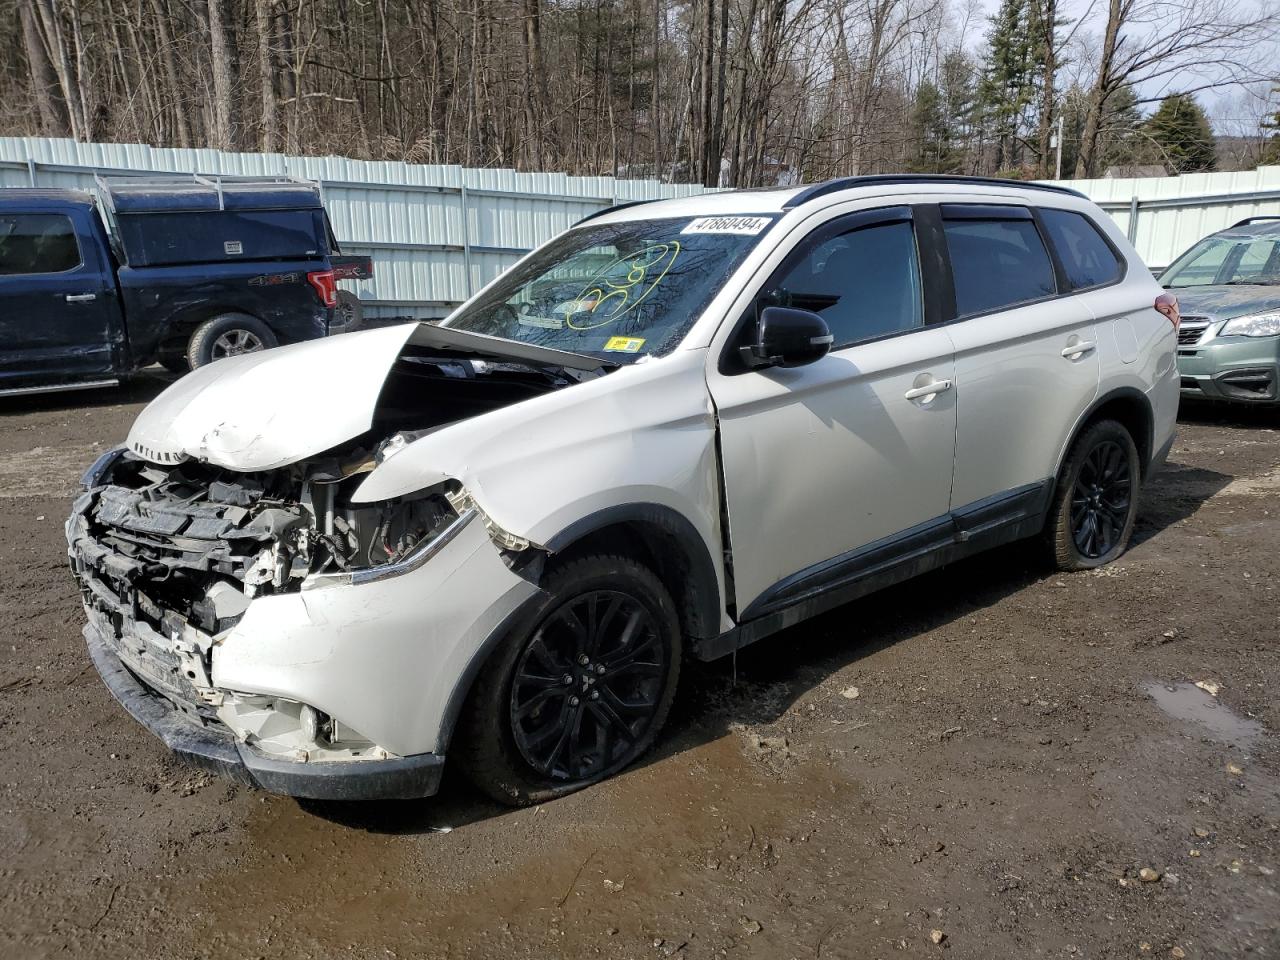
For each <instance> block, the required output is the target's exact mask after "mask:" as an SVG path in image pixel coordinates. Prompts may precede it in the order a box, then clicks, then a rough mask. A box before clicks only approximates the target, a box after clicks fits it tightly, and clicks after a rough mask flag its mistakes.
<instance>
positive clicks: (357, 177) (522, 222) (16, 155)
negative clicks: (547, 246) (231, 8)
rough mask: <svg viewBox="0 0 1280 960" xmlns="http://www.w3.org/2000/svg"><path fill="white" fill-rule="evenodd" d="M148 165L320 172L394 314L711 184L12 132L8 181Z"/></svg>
mask: <svg viewBox="0 0 1280 960" xmlns="http://www.w3.org/2000/svg"><path fill="white" fill-rule="evenodd" d="M148 173H201V174H205V175H208V176H218V175H221V176H249V177H259V176H270V177H298V178H301V179H305V180H311V181H315V182H317V183H318V184H319V185H320V189H321V193H322V196H323V198H324V203H325V208H326V209H327V210H328V211H329V219H330V221H331V222H332V224H333V232H334V235H335V236H336V237H337V238H338V241H339V243H340V244H341V245H342V249H343V250H344V251H345V252H347V253H358V254H367V255H369V256H371V257H373V259H374V277H373V279H372V280H371V281H367V282H364V283H360V284H356V285H354V289H355V290H356V292H357V293H358V294H359V296H360V299H361V300H362V301H363V302H364V304H365V313H366V315H369V316H384V317H386V316H417V317H427V318H431V317H441V316H444V315H445V314H446V313H448V312H449V310H450V309H452V307H453V306H455V305H456V304H458V303H460V302H461V301H463V300H465V299H466V298H467V297H469V296H470V295H471V294H472V293H474V292H475V291H476V290H478V289H479V288H480V287H481V286H483V285H484V284H486V283H488V282H489V281H490V280H492V279H493V278H494V277H496V276H497V275H498V274H500V273H501V272H502V271H503V270H505V269H506V268H507V267H509V266H510V265H511V264H513V263H515V262H516V260H518V259H519V258H520V257H521V256H523V255H524V254H525V253H526V252H527V251H528V250H530V249H532V248H533V247H536V246H538V245H539V244H541V243H543V242H545V241H546V240H548V239H550V238H551V237H553V236H555V235H556V234H557V233H560V232H561V231H563V230H565V229H566V228H568V227H569V226H571V225H572V224H573V223H575V222H576V221H578V220H580V219H582V218H583V217H585V216H586V215H587V214H589V213H592V212H594V211H596V210H599V209H601V208H603V207H606V206H609V205H611V204H613V203H615V202H620V201H623V200H655V199H660V198H664V197H675V196H691V195H694V194H697V193H701V192H703V191H704V190H705V188H704V187H701V186H699V185H697V184H692V185H689V184H665V183H658V182H657V181H651V180H615V179H613V178H612V177H573V176H569V175H567V174H563V173H520V172H517V171H514V170H498V169H483V170H482V169H464V168H462V167H458V166H451V165H429V164H406V163H398V162H395V161H382V160H379V161H373V160H348V159H345V158H342V157H288V156H284V155H283V154H258V153H222V152H220V151H217V150H182V149H176V148H159V147H148V146H144V145H139V144H96V143H77V142H76V141H74V140H50V139H40V138H19V137H0V187H20V186H30V185H32V184H33V183H34V184H35V185H38V186H47V187H69V188H75V189H88V190H92V189H94V186H95V184H94V176H95V174H102V175H120V174H148ZM344 286H346V287H348V288H352V286H353V285H352V283H351V282H350V281H344Z"/></svg>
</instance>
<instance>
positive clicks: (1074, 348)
mask: <svg viewBox="0 0 1280 960" xmlns="http://www.w3.org/2000/svg"><path fill="white" fill-rule="evenodd" d="M1095 346H1097V344H1095V343H1094V342H1093V341H1092V340H1081V341H1080V342H1079V343H1071V344H1068V345H1067V346H1065V347H1063V348H1062V355H1063V356H1064V357H1066V358H1067V359H1068V360H1075V359H1076V358H1077V357H1082V356H1084V355H1085V354H1086V353H1088V352H1089V351H1090V350H1092V349H1093V348H1094V347H1095Z"/></svg>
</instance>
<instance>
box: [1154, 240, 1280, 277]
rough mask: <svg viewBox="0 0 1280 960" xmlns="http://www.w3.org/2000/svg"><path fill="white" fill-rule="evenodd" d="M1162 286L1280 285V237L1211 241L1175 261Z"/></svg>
mask: <svg viewBox="0 0 1280 960" xmlns="http://www.w3.org/2000/svg"><path fill="white" fill-rule="evenodd" d="M1160 282H1161V283H1162V284H1164V285H1165V286H1166V287H1202V286H1207V285H1208V284H1211V283H1241V284H1248V283H1259V284H1273V283H1280V237H1256V238H1254V237H1236V238H1228V237H1209V238H1207V239H1205V240H1201V241H1200V242H1199V243H1197V244H1196V245H1195V246H1194V247H1192V248H1191V249H1190V250H1188V251H1187V252H1186V253H1184V254H1183V255H1182V256H1180V257H1179V258H1178V259H1177V260H1175V261H1174V262H1173V263H1172V264H1171V265H1170V266H1169V268H1168V269H1167V270H1165V272H1164V273H1162V274H1161V275H1160Z"/></svg>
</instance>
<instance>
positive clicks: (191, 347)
mask: <svg viewBox="0 0 1280 960" xmlns="http://www.w3.org/2000/svg"><path fill="white" fill-rule="evenodd" d="M278 343H279V341H278V340H277V339H276V335H275V334H274V333H272V332H271V328H270V327H268V326H267V325H266V324H265V323H263V322H262V321H261V320H259V319H258V318H257V317H251V316H249V315H248V314H247V313H223V314H220V315H218V316H216V317H214V318H213V319H211V320H206V321H205V322H204V323H202V324H201V325H200V326H199V327H197V328H196V332H195V333H193V334H192V335H191V340H190V342H189V343H188V344H187V363H189V364H190V365H191V369H192V370H195V369H196V368H197V367H203V366H205V365H206V364H209V363H213V361H215V360H221V359H223V358H224V357H231V356H238V355H240V354H244V353H257V352H259V351H260V350H270V349H271V348H272V347H274V346H276V345H277V344H278Z"/></svg>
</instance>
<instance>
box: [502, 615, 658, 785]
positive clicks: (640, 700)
mask: <svg viewBox="0 0 1280 960" xmlns="http://www.w3.org/2000/svg"><path fill="white" fill-rule="evenodd" d="M667 657H668V653H667V651H666V649H665V647H664V645H663V643H662V640H661V637H660V635H659V633H658V629H657V624H656V622H655V620H654V617H653V615H652V614H651V613H650V612H649V611H648V610H647V609H646V608H645V606H644V605H643V604H642V603H641V602H640V601H639V600H637V599H636V598H635V597H632V596H630V595H628V594H626V593H623V592H621V591H618V590H593V591H591V592H589V593H584V594H582V595H580V596H577V597H574V598H573V599H572V600H569V601H568V602H566V603H563V604H561V605H560V606H559V607H557V608H556V609H555V610H553V611H552V612H551V614H550V615H549V616H548V617H547V618H546V619H545V620H543V621H542V624H541V625H540V626H539V627H538V629H537V631H536V632H535V633H534V635H533V637H532V638H531V639H530V640H529V643H528V645H527V646H526V647H525V650H524V653H523V655H522V656H521V657H520V660H519V662H518V663H517V664H516V672H515V676H514V677H513V678H512V682H511V703H510V723H511V732H512V736H513V738H514V740H515V743H516V748H517V749H518V750H519V751H520V756H521V757H523V758H524V760H525V762H526V763H528V764H529V766H530V767H532V768H533V769H534V770H536V771H537V772H538V773H540V774H542V775H543V776H545V777H548V778H550V779H553V780H566V781H573V780H583V779H594V778H597V777H607V776H609V775H610V774H611V773H613V772H615V771H616V770H618V769H620V768H621V767H623V766H625V765H626V764H627V763H629V762H630V761H631V760H632V759H633V757H634V753H635V748H636V746H637V744H639V743H641V742H642V741H643V740H644V737H645V734H646V733H647V732H648V729H649V727H650V726H651V725H652V723H653V721H654V718H655V717H656V716H657V714H658V711H659V707H660V705H661V704H662V701H663V693H664V690H663V686H664V681H665V678H666V674H667V665H668V664H667Z"/></svg>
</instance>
